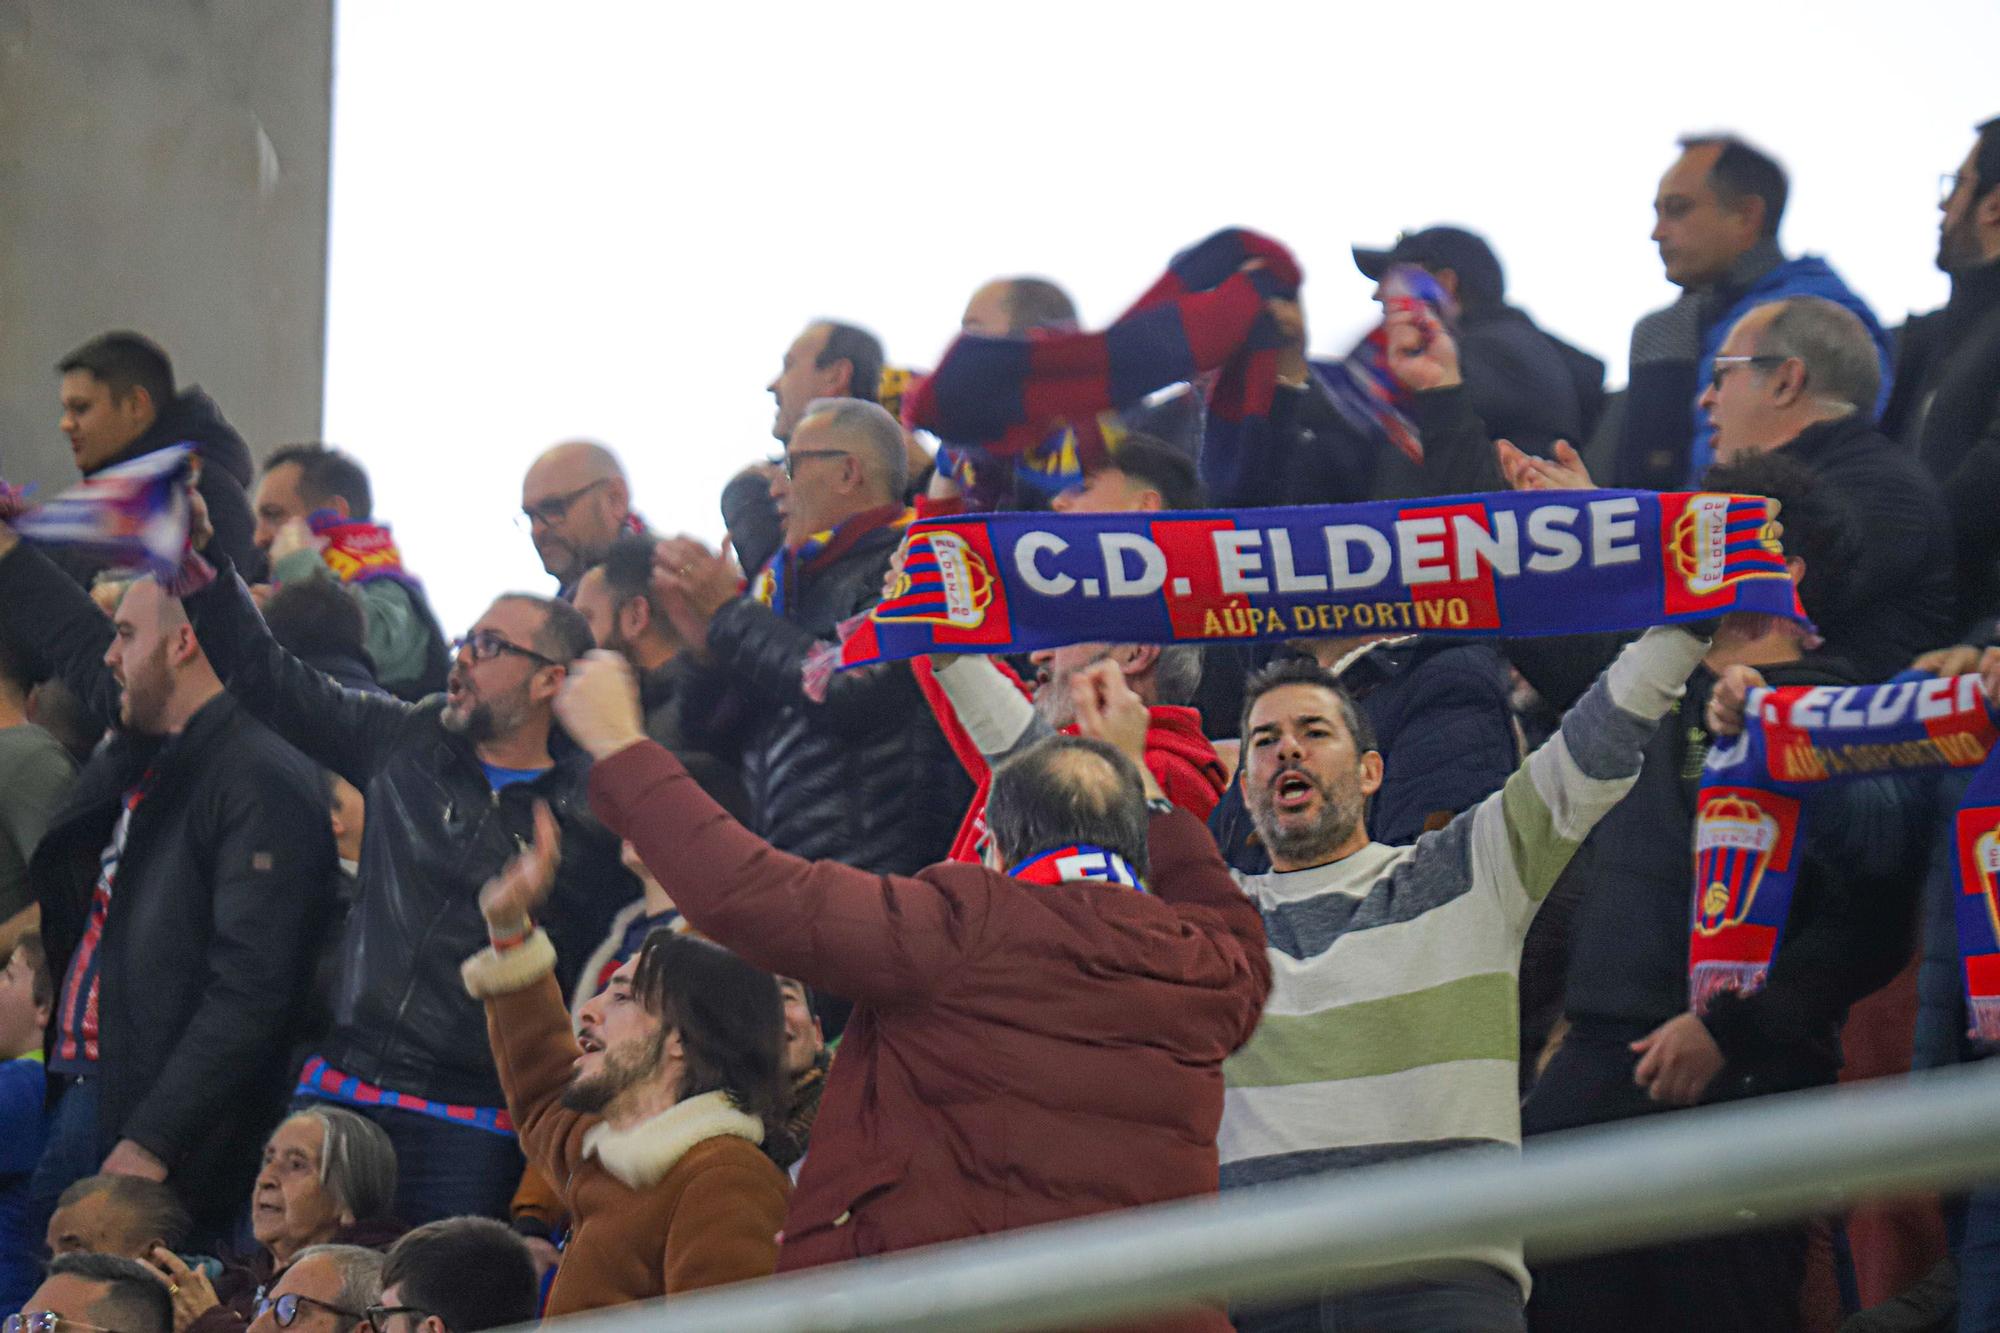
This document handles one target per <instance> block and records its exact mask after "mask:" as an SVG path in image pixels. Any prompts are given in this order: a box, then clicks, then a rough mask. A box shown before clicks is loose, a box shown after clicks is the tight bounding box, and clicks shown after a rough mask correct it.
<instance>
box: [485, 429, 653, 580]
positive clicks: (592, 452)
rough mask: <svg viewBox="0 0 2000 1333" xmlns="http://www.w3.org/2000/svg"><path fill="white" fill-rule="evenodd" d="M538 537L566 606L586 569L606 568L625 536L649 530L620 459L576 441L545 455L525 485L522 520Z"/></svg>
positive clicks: (540, 550)
mask: <svg viewBox="0 0 2000 1333" xmlns="http://www.w3.org/2000/svg"><path fill="white" fill-rule="evenodd" d="M517 522H519V523H520V524H521V525H522V526H523V527H525V528H526V529H527V530H528V535H529V536H530V537H531V538H533V539H534V543H535V552H536V554H538V555H540V556H541V557H542V568H543V569H546V570H547V571H548V572H549V573H550V574H551V575H553V576H554V578H555V580H556V582H557V583H558V584H560V585H561V590H560V591H559V592H558V593H557V594H556V595H557V596H559V597H561V598H562V599H563V600H564V601H565V602H567V601H569V600H570V599H571V598H573V597H574V596H575V595H576V585H577V583H578V581H579V580H581V579H582V578H583V575H584V571H585V570H587V569H589V568H590V567H591V566H592V565H597V564H602V563H603V561H604V557H605V556H607V555H609V554H610V553H611V544H612V542H614V541H616V540H617V539H618V534H619V533H621V532H644V531H645V524H644V523H641V522H640V521H639V519H638V516H637V515H635V514H634V513H633V512H632V488H631V486H630V485H629V484H628V483H627V482H626V480H625V469H624V468H623V467H622V466H621V465H620V464H619V462H618V455H616V454H614V453H612V452H611V451H610V450H609V449H606V448H605V447H604V446H603V445H601V444H592V443H591V442H590V441H588V440H571V441H569V442H568V443H566V444H559V445H557V446H555V447H554V448H553V449H550V450H548V451H547V452H545V453H543V454H542V455H541V457H539V458H537V459H536V460H535V461H534V462H533V463H532V464H530V465H529V467H528V475H527V476H526V477H525V478H524V479H523V480H522V482H521V516H520V518H519V519H518V520H517Z"/></svg>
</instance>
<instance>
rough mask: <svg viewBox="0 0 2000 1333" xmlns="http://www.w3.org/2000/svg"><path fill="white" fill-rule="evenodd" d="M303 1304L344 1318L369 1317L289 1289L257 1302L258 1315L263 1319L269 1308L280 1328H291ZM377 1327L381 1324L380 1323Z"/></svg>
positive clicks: (361, 1312) (357, 1311)
mask: <svg viewBox="0 0 2000 1333" xmlns="http://www.w3.org/2000/svg"><path fill="white" fill-rule="evenodd" d="M301 1305H310V1306H312V1307H313V1308H314V1309H318V1310H325V1311H328V1312H329V1313H332V1314H337V1315H339V1316H340V1317H341V1318H342V1319H366V1318H367V1317H368V1316H367V1314H366V1313H365V1312H363V1311H359V1310H347V1309H343V1308H341V1307H340V1306H338V1305H333V1304H329V1303H328V1302H326V1301H322V1300H317V1299H315V1298H314V1297H311V1296H305V1295H301V1294H300V1293H298V1292H296V1291H288V1292H286V1293H285V1294H284V1295H282V1296H280V1297H278V1299H276V1300H262V1301H259V1302H257V1315H258V1317H259V1318H260V1319H261V1318H262V1317H263V1315H264V1313H265V1311H267V1310H268V1311H270V1312H271V1317H272V1318H273V1319H275V1320H277V1322H278V1327H279V1328H290V1327H291V1326H292V1324H293V1322H294V1321H295V1320H297V1319H298V1317H299V1307H300V1306H301ZM377 1327H380V1326H379V1325H378V1326H377Z"/></svg>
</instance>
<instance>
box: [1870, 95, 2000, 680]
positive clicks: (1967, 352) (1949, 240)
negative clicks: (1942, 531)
mask: <svg viewBox="0 0 2000 1333" xmlns="http://www.w3.org/2000/svg"><path fill="white" fill-rule="evenodd" d="M1938 211H1939V213H1940V214H1941V215H1942V216H1941V217H1940V218H1939V220H1938V251H1937V266H1938V267H1939V268H1940V269H1942V270H1944V271H1945V272H1946V273H1947V274H1949V275H1950V276H1951V300H1950V301H1948V302H1947V303H1946V304H1945V306H1944V308H1943V309H1941V310H1934V311H1932V312H1931V313H1930V314H1928V315H1919V316H1917V317H1915V318H1913V319H1912V320H1910V322H1909V323H1908V324H1905V325H1904V326H1903V336H1902V340H1901V343H1900V344H1899V346H1898V355H1897V359H1896V391H1895V394H1894V395H1893V396H1892V397H1891V398H1890V400H1889V406H1888V408H1887V410H1886V411H1884V412H1883V414H1882V429H1883V430H1884V431H1886V432H1887V433H1888V434H1890V435H1891V436H1893V437H1894V438H1895V439H1896V440H1897V441H1898V442H1900V443H1901V444H1902V445H1903V446H1904V447H1905V448H1907V449H1912V450H1914V451H1915V452H1916V454H1917V456H1918V458H1919V459H1921V460H1922V462H1923V464H1924V466H1925V467H1926V468H1927V469H1928V470H1929V471H1930V474H1931V475H1932V476H1933V477H1935V478H1937V480H1938V483H1939V485H1940V486H1941V487H1942V488H1943V491H1944V496H1945V503H1946V504H1948V505H1949V506H1950V507H1951V510H1952V520H1953V523H1952V527H1953V533H1954V537H1955V540H1956V542H1957V577H1958V617H1959V622H1960V625H1959V627H1960V629H1961V630H1964V629H1967V628H1969V627H1970V626H1972V625H1973V624H1974V622H1976V621H1981V620H1986V619H1990V618H1991V617H1992V616H1994V615H1995V614H1996V613H2000V524H1996V523H1994V522H1993V520H1992V514H1993V508H1994V501H1995V499H1996V498H2000V117H1996V118H1994V119H1992V120H1989V121H1987V122H1986V123H1985V124H1983V125H1981V126H1980V127H1979V131H1978V139H1977V141H1976V142H1974V144H1973V145H1972V150H1971V151H1970V152H1968V153H1967V154H1966V157H1965V161H1964V162H1963V163H1961V164H1960V165H1959V168H1958V170H1956V171H1954V172H1951V173H1949V174H1948V175H1946V176H1945V177H1944V179H1943V180H1942V181H1941V182H1940V188H1939V195H1938ZM1970 641H1971V642H1973V643H1979V642H1981V640H1980V639H1977V638H1974V639H1971V640H1970Z"/></svg>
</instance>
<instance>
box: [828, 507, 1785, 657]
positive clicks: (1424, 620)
mask: <svg viewBox="0 0 2000 1333" xmlns="http://www.w3.org/2000/svg"><path fill="white" fill-rule="evenodd" d="M1771 508H1772V506H1771V502H1770V501H1768V500H1766V499H1763V498H1761V497H1753V496H1736V495H1720V494H1706V493H1669V494H1661V493H1657V492H1652V491H1591V492H1588V493H1582V492H1579V493H1572V494H1565V493H1560V492H1520V491H1508V492H1502V493H1496V494H1492V495H1467V496H1457V497H1447V498H1442V499H1431V500H1421V501H1393V500H1392V501H1380V502H1375V503H1370V504H1357V505H1312V506H1299V507H1293V508H1279V509H1246V510H1240V511H1234V512H1231V511H1208V512H1194V513H1189V512H1181V513H1173V514H1168V515H1160V514H1129V513H1128V514H1023V513H1012V514H979V515H960V516H956V517H951V518H938V519H929V520H924V521H922V522H917V523H913V524H912V525H911V526H910V528H909V532H908V534H907V535H906V537H905V538H904V544H903V568H902V573H901V575H900V577H899V578H898V580H897V582H896V583H895V584H894V585H893V586H892V589H891V593H890V595H889V596H888V597H887V598H885V599H884V600H883V601H882V602H881V603H880V604H879V605H877V606H876V607H874V608H873V609H872V610H871V611H869V612H868V613H867V615H866V616H865V617H862V618H858V619H857V620H855V621H852V622H850V623H849V624H847V625H843V626H842V627H841V629H842V635H843V641H842V644H841V649H840V659H839V665H840V666H842V667H854V666H860V665H863V664H865V663H869V662H882V661H893V660H897V659H901V658H907V657H914V656H916V655H917V654H920V653H932V652H943V653H955V652H967V651H971V652H981V653H1021V652H1033V651H1035V650H1037V649H1041V648H1055V647H1061V646H1062V645H1064V644H1071V643H1081V642H1086V641H1093V642H1094V641H1099V640H1101V641H1104V642H1107V643H1175V642H1197V643H1203V642H1217V641H1233V642H1243V641H1250V640H1282V639H1294V638H1310V637H1323V636H1329V635H1342V634H1366V633H1380V632H1383V631H1390V632H1407V631H1416V632H1421V633H1426V634H1436V635H1447V636H1454V637H1460V638H1493V637H1497V636H1500V635H1513V636H1525V635H1541V634H1583V633H1591V632H1597V631H1609V630H1628V629H1642V628H1645V627H1647V626H1650V625H1658V624H1668V623H1673V622H1677V621H1692V620H1705V619H1707V618H1709V617H1712V616H1717V615H1721V614H1723V613H1724V612H1729V611H1756V612H1763V613H1766V614H1772V615H1781V616H1787V617H1790V618H1793V619H1797V620H1803V619H1804V618H1805V616H1804V612H1803V611H1802V610H1801V609H1800V608H1799V604H1798V600H1797V597H1796V595H1795V594H1794V592H1793V588H1792V581H1791V578H1790V576H1789V575H1788V573H1787V571H1786V568H1785V560H1784V555H1783V553H1782V552H1781V551H1780V549H1779V547H1778V542H1777V536H1776V530H1775V528H1774V527H1773V526H1772V523H1771Z"/></svg>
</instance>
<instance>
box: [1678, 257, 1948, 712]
mask: <svg viewBox="0 0 2000 1333" xmlns="http://www.w3.org/2000/svg"><path fill="white" fill-rule="evenodd" d="M1714 361H1715V364H1714V369H1713V371H1712V372H1711V374H1710V376H1709V382H1708V387H1707V388H1705V389H1704V390H1703V391H1702V395H1701V400H1700V406H1701V409H1702V411H1703V412H1704V413H1706V414H1707V417H1708V420H1709V422H1710V424H1711V425H1712V426H1713V428H1714V431H1715V452H1716V457H1717V458H1719V459H1721V460H1722V461H1723V462H1732V461H1734V460H1736V459H1739V458H1742V457H1744V456H1745V455H1749V454H1761V453H1766V452H1769V451H1770V450H1773V449H1783V450H1784V451H1785V454H1786V456H1787V457H1790V458H1794V459H1797V460H1798V461H1799V462H1800V463H1803V464H1804V465H1805V466H1806V467H1807V468H1809V469H1811V470H1812V472H1813V473H1814V474H1815V475H1817V476H1818V477H1820V478H1821V480H1823V481H1824V482H1825V483H1826V485H1827V487H1828V489H1829V491H1830V492H1831V493H1832V495H1833V497H1834V499H1835V500H1836V501H1837V502H1839V503H1842V504H1844V505H1846V506H1847V508H1848V511H1849V521H1850V522H1851V523H1852V524H1853V525H1854V527H1855V531H1857V532H1866V533H1868V534H1869V540H1868V541H1867V542H1866V543H1864V544H1863V545H1862V546H1861V547H1860V548H1859V549H1858V552H1857V554H1856V558H1855V564H1854V567H1853V568H1852V569H1847V570H1841V571H1838V572H1837V573H1836V574H1835V575H1834V582H1835V586H1836V587H1837V588H1838V590H1839V597H1838V599H1837V600H1835V601H1834V603H1833V605H1832V607H1831V608H1830V609H1828V610H1826V611H1825V612H1823V613H1822V614H1821V615H1820V616H1819V617H1818V620H1819V631H1820V633H1821V634H1822V635H1824V636H1825V638H1826V640H1827V648H1828V651H1830V652H1833V653H1836V654H1838V655H1840V656H1843V657H1846V658H1847V659H1849V661H1851V662H1852V663H1853V664H1854V665H1855V666H1857V667H1859V668H1860V670H1861V673H1862V678H1863V679H1868V680H1884V679H1887V678H1888V677H1889V676H1891V675H1893V674H1895V673H1896V672H1897V671H1900V670H1902V669H1903V668H1904V667H1905V666H1907V665H1909V662H1910V659H1911V658H1913V657H1915V656H1916V655H1917V654H1918V653H1921V652H1923V651H1925V650H1926V649H1930V648H1936V647H1939V646H1941V645H1943V644H1945V643H1948V642H1949V641H1950V638H1951V631H1952V628H1953V626H1952V620H1953V579H1952V571H1953V565H1952V544H1951V523H1950V519H1949V518H1948V516H1947V515H1946V512H1945V506H1944V500H1943V497H1942V496H1940V495H1939V493H1938V489H1937V486H1936V483H1934V482H1933V481H1932V480H1931V478H1930V477H1929V476H1928V475H1927V474H1926V473H1925V472H1924V470H1923V468H1922V466H1921V465H1920V464H1919V463H1918V462H1917V461H1916V459H1915V458H1914V457H1913V456H1912V455H1911V453H1910V452H1909V451H1908V450H1907V449H1904V448H1902V447H1901V446H1899V445H1897V444H1896V443H1895V442H1894V441H1892V440H1890V439H1889V437H1888V436H1886V435H1884V434H1882V432H1881V431H1879V430H1877V429H1876V427H1875V411H1874V406H1875V399H1876V395H1877V393H1878V391H1879V389H1880V377H1879V372H1878V370H1877V363H1876V358H1875V347H1874V340H1873V338H1872V337H1871V335H1870V333H1869V331H1868V328H1867V327H1866V325H1864V324H1863V323H1862V321H1861V320H1860V319H1858V318H1856V317H1855V315H1854V314H1853V313H1852V312H1851V311H1849V310H1846V309H1844V308H1842V307H1841V306H1839V305H1837V304H1835V303H1834V302H1832V301H1826V300H1822V299H1820V298H1818V297H1812V296H1801V297H1793V298H1791V299H1788V300H1782V301H1774V302H1772V303H1770V304H1768V305H1763V306H1759V307H1757V308H1756V309H1754V310H1752V311H1750V313H1748V314H1747V315H1744V316H1743V317H1742V318H1741V319H1739V320H1737V321H1736V323H1735V325H1734V326H1733V327H1732V328H1731V329H1730V330H1729V335H1728V336H1727V337H1726V338H1724V339H1723V342H1722V346H1721V349H1720V350H1719V351H1718V352H1717V353H1716V355H1715V359H1714Z"/></svg>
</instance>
